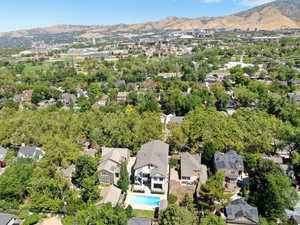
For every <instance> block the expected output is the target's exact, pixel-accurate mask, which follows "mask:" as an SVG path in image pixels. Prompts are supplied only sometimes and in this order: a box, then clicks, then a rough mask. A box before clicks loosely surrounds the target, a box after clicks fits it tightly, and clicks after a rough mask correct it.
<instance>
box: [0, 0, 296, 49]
mask: <svg viewBox="0 0 300 225" xmlns="http://www.w3.org/2000/svg"><path fill="white" fill-rule="evenodd" d="M207 28H228V29H241V30H247V29H250V30H255V29H258V30H279V29H287V28H300V0H277V1H274V2H271V3H267V4H264V5H261V6H258V7H255V8H253V9H250V10H247V11H243V12H239V13H236V14H233V15H228V16H221V17H200V18H178V17H167V18H165V19H163V20H161V21H156V22H148V23H143V24H131V25H127V24H118V25H112V26H74V25H58V26H52V27H45V28H35V29H30V30H19V31H14V32H7V33H0V47H24V46H22V45H25V46H26V45H28V44H30V42H31V40H45V41H46V42H48V43H49V42H51V41H53V42H70V41H76V40H80V39H81V38H84V39H90V38H108V37H109V38H130V37H138V36H145V35H150V34H155V33H163V32H166V31H170V30H181V31H191V30H195V29H207Z"/></svg>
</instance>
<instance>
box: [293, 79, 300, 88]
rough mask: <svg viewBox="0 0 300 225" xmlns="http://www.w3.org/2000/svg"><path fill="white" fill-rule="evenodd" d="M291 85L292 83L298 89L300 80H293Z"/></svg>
mask: <svg viewBox="0 0 300 225" xmlns="http://www.w3.org/2000/svg"><path fill="white" fill-rule="evenodd" d="M292 83H293V84H294V85H295V86H296V87H300V80H293V81H292Z"/></svg>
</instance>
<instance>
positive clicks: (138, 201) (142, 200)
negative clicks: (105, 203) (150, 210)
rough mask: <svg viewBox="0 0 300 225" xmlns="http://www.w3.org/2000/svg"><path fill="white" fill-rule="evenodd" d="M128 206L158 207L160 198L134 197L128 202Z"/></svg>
mask: <svg viewBox="0 0 300 225" xmlns="http://www.w3.org/2000/svg"><path fill="white" fill-rule="evenodd" d="M130 204H132V205H147V206H153V207H158V206H159V205H160V197H152V196H145V195H134V196H133V197H132V199H131V201H130Z"/></svg>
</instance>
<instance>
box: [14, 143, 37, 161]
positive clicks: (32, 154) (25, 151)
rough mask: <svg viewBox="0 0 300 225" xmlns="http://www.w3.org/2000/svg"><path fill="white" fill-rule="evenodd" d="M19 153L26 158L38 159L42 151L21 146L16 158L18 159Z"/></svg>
mask: <svg viewBox="0 0 300 225" xmlns="http://www.w3.org/2000/svg"><path fill="white" fill-rule="evenodd" d="M20 153H21V154H22V155H24V156H25V157H26V158H32V159H39V157H40V155H41V154H42V153H43V151H42V150H41V149H40V148H38V147H29V146H28V147H27V146H21V147H20V149H19V153H18V157H20V155H19V154H20Z"/></svg>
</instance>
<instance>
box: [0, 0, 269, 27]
mask: <svg viewBox="0 0 300 225" xmlns="http://www.w3.org/2000/svg"><path fill="white" fill-rule="evenodd" d="M270 1H272V0H151V1H149V0H1V7H0V18H1V19H0V32H6V31H13V30H18V29H29V28H35V27H45V26H52V25H57V24H72V25H111V24H119V23H127V24H130V23H142V22H149V21H157V20H160V19H163V18H165V17H167V16H178V17H190V18H191V17H201V16H223V15H228V14H232V13H235V12H239V11H241V10H246V9H249V8H251V7H253V6H257V5H260V4H263V3H266V2H270Z"/></svg>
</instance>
